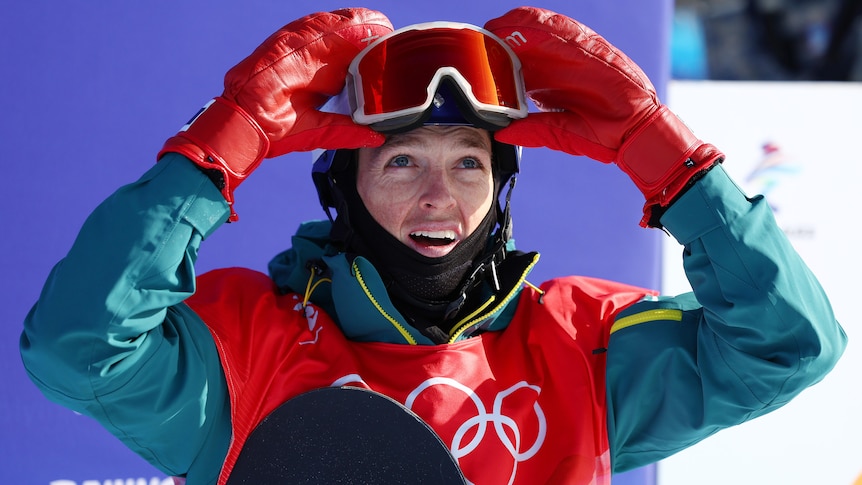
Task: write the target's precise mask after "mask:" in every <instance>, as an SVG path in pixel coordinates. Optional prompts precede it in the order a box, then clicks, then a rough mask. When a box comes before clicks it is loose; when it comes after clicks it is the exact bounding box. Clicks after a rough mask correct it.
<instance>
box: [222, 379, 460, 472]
mask: <svg viewBox="0 0 862 485" xmlns="http://www.w3.org/2000/svg"><path fill="white" fill-rule="evenodd" d="M227 483H228V485H237V484H256V485H257V484H271V483H277V484H281V483H289V484H293V483H300V484H301V483H315V484H317V483H322V484H330V483H332V484H341V483H345V484H396V483H397V484H423V483H427V484H435V485H441V484H465V483H466V481H465V480H464V476H463V475H462V473H461V470H460V469H459V468H458V465H457V463H456V462H455V459H454V458H453V457H452V454H451V453H450V452H449V450H448V449H447V448H446V445H444V444H443V442H442V441H441V440H440V437H439V436H437V434H436V433H435V432H434V431H433V430H432V429H431V428H430V427H429V426H428V425H427V424H426V423H425V422H424V421H422V419H421V418H419V417H418V416H416V414H414V413H413V412H411V411H410V410H409V409H407V408H405V407H404V406H402V405H401V404H399V403H398V402H396V401H395V400H393V399H390V398H389V397H386V396H384V395H382V394H378V393H375V392H372V391H368V390H366V389H360V388H356V387H331V388H324V389H316V390H314V391H310V392H307V393H305V394H301V395H299V396H297V397H295V398H293V399H291V400H289V401H287V402H286V403H284V404H282V405H281V406H280V407H278V408H277V409H276V410H275V411H273V412H272V413H271V414H270V415H269V416H267V417H266V418H265V419H264V420H263V421H261V423H260V424H258V426H257V427H256V428H255V429H254V431H253V432H252V433H251V435H249V437H248V440H247V441H246V443H245V446H243V449H242V452H241V453H240V455H239V458H238V459H237V462H236V465H235V466H234V468H233V471H232V473H231V475H230V478H229V479H228V481H227Z"/></svg>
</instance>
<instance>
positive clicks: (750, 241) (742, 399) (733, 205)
mask: <svg viewBox="0 0 862 485" xmlns="http://www.w3.org/2000/svg"><path fill="white" fill-rule="evenodd" d="M661 221H662V224H663V225H664V226H665V228H666V229H667V230H668V231H669V232H670V233H671V234H672V235H673V236H674V237H675V238H676V239H677V240H678V241H679V243H680V244H682V245H683V265H684V268H685V272H686V275H687V277H688V279H689V282H690V283H691V286H692V289H693V292H692V293H688V294H684V295H680V296H677V297H662V298H655V299H647V300H644V301H641V302H639V303H636V304H635V305H633V306H631V307H629V308H627V309H626V310H625V311H623V312H622V313H620V315H618V316H617V318H616V321H615V323H614V326H613V328H612V330H611V332H612V333H611V336H610V342H609V345H608V367H607V372H608V374H607V378H608V396H609V411H608V430H609V433H610V441H611V452H612V460H613V467H614V470H615V471H624V470H628V469H632V468H635V467H638V466H642V465H646V464H648V463H653V462H656V461H658V460H660V459H662V458H665V457H667V456H669V455H672V454H674V453H676V452H678V451H680V450H682V449H684V448H686V447H688V446H691V445H693V444H695V443H697V442H698V441H700V440H702V439H704V438H705V437H707V436H709V435H711V434H713V433H715V432H717V431H719V430H721V429H723V428H727V427H729V426H733V425H737V424H740V423H742V422H744V421H747V420H749V419H752V418H755V417H757V416H760V415H763V414H766V413H768V412H770V411H772V410H775V409H777V408H778V407H780V406H781V405H783V404H785V403H787V402H788V401H789V400H790V399H792V398H793V397H794V396H796V395H797V394H799V393H800V392H801V391H803V390H804V389H805V388H807V387H808V386H811V385H812V384H814V383H816V382H818V381H820V380H821V379H822V378H823V377H824V376H825V375H826V373H827V372H829V371H830V370H831V369H832V367H833V366H834V365H835V363H836V362H837V360H838V358H839V357H840V356H841V354H842V352H843V350H844V348H845V345H846V336H845V334H844V331H843V330H842V329H841V327H840V325H839V324H838V323H837V322H836V320H835V317H834V315H833V312H832V308H831V305H830V303H829V300H828V299H827V297H826V295H825V294H824V292H823V289H822V288H821V286H820V284H819V283H818V281H817V279H816V278H815V277H814V275H813V274H812V273H811V271H810V270H809V269H808V267H807V266H806V265H805V264H804V262H803V261H802V260H801V259H800V257H799V255H798V254H797V252H796V251H795V250H794V249H793V247H792V246H791V244H790V242H789V241H788V240H787V238H786V237H785V235H784V234H783V233H782V231H781V230H780V228H779V227H778V226H777V224H776V222H775V220H774V219H773V216H772V212H771V210H770V208H769V206H768V204H767V203H766V201H765V200H764V199H763V198H762V197H759V196H758V197H754V198H751V199H749V198H747V197H746V196H745V195H744V194H743V193H742V191H741V190H740V189H739V188H738V187H737V186H736V185H735V184H734V183H733V181H731V179H730V178H729V177H728V176H727V174H726V172H725V171H724V169H723V168H721V167H720V166H719V167H717V168H714V169H713V170H711V171H710V172H709V173H708V174H707V175H706V176H705V177H704V178H702V179H701V180H699V181H698V182H697V183H696V184H695V185H694V186H692V187H691V188H690V189H689V190H688V191H687V192H686V193H685V194H684V195H683V196H682V197H681V198H680V199H679V200H678V201H677V202H675V203H674V204H673V205H672V206H671V207H670V208H669V209H668V210H667V212H666V213H665V214H664V216H663V217H662V220H661Z"/></svg>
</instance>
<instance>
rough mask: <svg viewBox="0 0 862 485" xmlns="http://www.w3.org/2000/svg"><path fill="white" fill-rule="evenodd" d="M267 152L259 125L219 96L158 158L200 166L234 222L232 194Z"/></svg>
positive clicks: (265, 138)
mask: <svg viewBox="0 0 862 485" xmlns="http://www.w3.org/2000/svg"><path fill="white" fill-rule="evenodd" d="M268 151H269V139H268V138H267V136H266V134H265V133H264V132H263V129H262V128H261V127H260V125H258V124H257V122H256V121H255V120H254V119H253V118H252V117H251V116H250V115H249V114H248V113H246V112H245V110H243V109H242V108H240V107H239V106H238V105H237V104H236V103H234V102H232V101H230V100H227V99H225V98H223V97H221V96H219V97H217V98H215V99H213V100H212V101H210V102H209V103H207V105H206V106H204V107H203V109H201V111H200V112H198V114H197V115H195V117H194V118H192V120H191V121H189V122H188V123H187V124H186V125H185V126H183V128H182V129H180V131H179V133H177V134H176V135H174V136H173V137H171V138H169V139H168V140H167V141H166V142H165V144H164V146H163V147H162V149H161V150H160V151H159V154H158V156H157V159H161V158H162V156H164V155H165V154H166V153H170V152H174V153H180V154H182V155H184V156H185V157H187V158H188V159H190V160H191V161H192V162H194V163H195V164H196V165H198V166H199V167H201V168H202V169H203V170H204V172H205V173H207V175H210V178H213V181H214V182H215V184H216V187H218V188H219V190H221V193H222V195H223V196H224V198H225V200H226V201H227V203H228V205H230V211H231V215H230V220H231V221H236V220H238V219H239V217H238V216H237V214H236V212H234V209H233V203H234V196H233V192H234V190H236V188H237V187H238V186H239V184H240V183H242V181H243V180H245V179H246V178H247V177H248V176H249V174H250V173H251V172H253V171H254V169H256V168H257V167H258V165H260V163H261V161H263V158H264V156H266V154H267V152H268Z"/></svg>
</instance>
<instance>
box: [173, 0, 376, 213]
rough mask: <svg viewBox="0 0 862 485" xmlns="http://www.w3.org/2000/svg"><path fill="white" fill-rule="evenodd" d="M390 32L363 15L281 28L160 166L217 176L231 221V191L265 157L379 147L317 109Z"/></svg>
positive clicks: (362, 131) (230, 76)
mask: <svg viewBox="0 0 862 485" xmlns="http://www.w3.org/2000/svg"><path fill="white" fill-rule="evenodd" d="M391 31H392V25H391V24H390V22H389V20H388V19H387V18H386V17H385V16H384V15H383V14H382V13H380V12H376V11H373V10H368V9H364V8H353V9H342V10H336V11H333V12H322V13H315V14H311V15H308V16H306V17H303V18H301V19H298V20H295V21H293V22H291V23H289V24H287V25H286V26H284V27H282V28H281V29H280V30H279V31H277V32H276V33H274V34H273V35H271V36H270V37H269V38H268V39H266V41H264V43H263V44H261V45H260V46H259V47H258V48H257V49H255V51H254V52H253V53H252V54H251V55H250V56H248V57H247V58H245V59H244V60H242V61H241V62H240V63H239V64H237V65H236V66H234V67H233V68H232V69H231V70H230V71H228V73H227V75H226V76H225V81H224V86H225V89H224V92H223V93H222V95H221V96H219V97H217V98H215V99H214V100H213V101H211V102H210V103H209V104H208V105H207V106H205V107H204V109H202V110H201V112H199V113H198V114H197V115H196V117H195V118H194V119H193V120H192V121H190V122H189V124H187V125H186V126H185V127H183V129H182V130H181V131H180V132H179V133H177V134H176V135H175V136H174V137H172V138H170V139H168V140H167V142H165V145H164V147H163V148H162V150H161V151H160V152H159V155H158V156H159V158H161V157H162V155H164V154H165V153H167V152H177V153H181V154H183V155H185V156H186V157H188V158H190V159H191V160H192V161H193V162H195V163H196V164H198V165H199V166H201V167H203V168H205V169H207V170H215V171H216V172H215V173H216V174H217V175H219V176H220V179H221V180H220V181H219V182H220V183H218V182H217V183H218V185H221V187H220V188H221V190H222V194H223V195H224V197H225V200H227V202H228V203H229V204H230V205H231V219H230V220H232V221H234V220H236V219H237V216H236V213H235V212H234V210H233V201H234V198H233V191H234V190H235V189H236V187H237V186H238V185H239V184H240V183H241V182H242V181H243V180H245V178H246V177H248V175H249V174H250V173H251V172H252V171H253V170H254V169H255V168H257V166H258V165H260V162H261V161H262V160H263V158H264V157H267V158H271V157H276V156H279V155H283V154H285V153H289V152H294V151H309V150H313V149H315V148H325V149H335V148H359V147H364V146H379V145H381V144H382V143H383V141H384V137H383V135H381V134H379V133H377V132H375V131H373V130H372V129H370V128H368V127H366V126H360V125H357V124H355V123H353V120H351V118H350V116H347V115H344V114H335V113H322V112H320V111H318V110H317V108H318V107H320V106H321V105H322V104H323V103H324V102H326V100H327V99H328V98H329V97H330V96H334V95H335V94H338V93H339V92H340V91H341V90H342V88H343V87H344V82H345V79H346V78H347V67H348V65H349V64H350V61H352V60H353V58H354V57H355V56H356V54H357V53H358V52H359V51H360V50H361V49H363V48H364V47H365V46H366V45H368V44H369V43H370V42H372V41H373V40H374V39H376V38H377V37H379V36H381V35H384V34H386V33H389V32H391Z"/></svg>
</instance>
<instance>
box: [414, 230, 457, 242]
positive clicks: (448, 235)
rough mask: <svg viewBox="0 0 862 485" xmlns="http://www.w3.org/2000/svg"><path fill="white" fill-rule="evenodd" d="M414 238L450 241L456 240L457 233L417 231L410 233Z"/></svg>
mask: <svg viewBox="0 0 862 485" xmlns="http://www.w3.org/2000/svg"><path fill="white" fill-rule="evenodd" d="M410 235H411V236H413V237H425V238H428V239H449V240H452V241H454V240H455V231H416V232H413V233H410Z"/></svg>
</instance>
